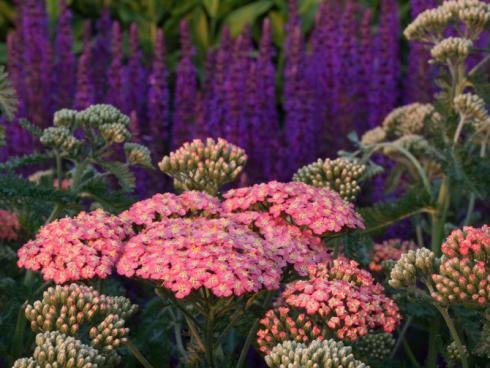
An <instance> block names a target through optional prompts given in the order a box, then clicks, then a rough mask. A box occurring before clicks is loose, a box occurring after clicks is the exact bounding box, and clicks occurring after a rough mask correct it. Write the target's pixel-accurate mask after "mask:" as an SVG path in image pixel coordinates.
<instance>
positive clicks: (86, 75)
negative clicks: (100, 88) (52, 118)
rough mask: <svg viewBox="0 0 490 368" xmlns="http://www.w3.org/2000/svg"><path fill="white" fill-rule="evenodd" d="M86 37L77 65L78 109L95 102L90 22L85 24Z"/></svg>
mask: <svg viewBox="0 0 490 368" xmlns="http://www.w3.org/2000/svg"><path fill="white" fill-rule="evenodd" d="M84 38H85V42H84V46H83V52H82V55H81V56H80V58H79V59H78V67H77V91H76V94H75V108H76V109H84V108H86V107H88V106H90V105H92V104H93V103H94V102H95V90H94V85H93V83H92V73H91V69H90V67H91V65H92V63H93V58H92V44H91V38H90V22H88V23H87V24H86V25H85V35H84Z"/></svg>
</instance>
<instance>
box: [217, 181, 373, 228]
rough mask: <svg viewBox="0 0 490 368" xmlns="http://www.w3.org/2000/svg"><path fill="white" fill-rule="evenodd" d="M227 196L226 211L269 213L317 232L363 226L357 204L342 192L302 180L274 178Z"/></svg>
mask: <svg viewBox="0 0 490 368" xmlns="http://www.w3.org/2000/svg"><path fill="white" fill-rule="evenodd" d="M224 198H225V201H224V202H223V208H224V209H225V211H228V212H240V211H250V210H254V211H259V212H260V211H264V212H268V213H269V214H270V215H271V216H272V217H274V218H278V217H282V218H285V219H288V220H289V221H290V222H291V223H292V225H296V226H298V227H300V228H304V229H308V230H311V231H312V233H313V234H315V235H320V236H323V235H327V234H329V233H336V232H340V231H342V230H345V229H348V228H349V229H356V228H363V227H364V224H363V222H362V219H361V217H360V216H359V215H358V214H357V213H356V212H355V211H354V206H353V205H352V204H349V203H348V202H346V201H344V200H343V199H342V198H341V197H340V195H339V194H337V193H335V192H334V191H331V190H328V189H324V188H315V187H312V186H310V185H307V184H304V183H300V182H291V183H279V182H277V181H272V182H269V183H264V184H257V185H254V186H252V187H246V188H240V189H232V190H230V191H229V192H227V193H225V194H224Z"/></svg>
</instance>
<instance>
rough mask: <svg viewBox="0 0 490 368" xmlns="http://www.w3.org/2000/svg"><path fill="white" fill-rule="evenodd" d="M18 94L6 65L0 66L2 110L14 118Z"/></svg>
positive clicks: (8, 118) (0, 105) (0, 107)
mask: <svg viewBox="0 0 490 368" xmlns="http://www.w3.org/2000/svg"><path fill="white" fill-rule="evenodd" d="M17 103H18V101H17V95H16V94H15V89H14V86H13V85H12V82H11V81H10V79H9V78H8V73H7V72H6V71H5V67H4V66H0V111H1V112H2V114H3V115H5V117H6V118H7V120H12V119H13V118H14V115H15V113H16V111H17Z"/></svg>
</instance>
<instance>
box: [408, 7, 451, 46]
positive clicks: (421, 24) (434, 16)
mask: <svg viewBox="0 0 490 368" xmlns="http://www.w3.org/2000/svg"><path fill="white" fill-rule="evenodd" d="M451 16H452V15H451V13H450V12H449V11H448V10H447V9H444V8H443V7H438V8H435V9H428V10H426V11H424V12H422V13H420V14H419V15H418V16H417V17H416V18H415V20H414V21H413V22H412V23H410V24H409V25H408V27H407V28H406V29H405V31H404V32H403V34H404V36H405V37H406V38H407V39H408V40H418V41H423V42H430V41H433V40H434V39H436V40H437V39H440V38H442V37H443V34H444V30H445V29H446V27H447V25H448V23H449V21H450V19H451Z"/></svg>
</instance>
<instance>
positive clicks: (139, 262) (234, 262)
mask: <svg viewBox="0 0 490 368" xmlns="http://www.w3.org/2000/svg"><path fill="white" fill-rule="evenodd" d="M269 248H270V244H269V243H268V242H267V241H266V240H264V239H263V238H261V237H260V236H258V235H257V234H256V233H254V232H252V231H251V230H249V229H248V227H246V226H244V225H242V224H239V223H237V222H234V221H232V220H228V219H207V218H194V219H181V218H175V219H172V218H169V219H162V220H161V221H160V222H158V223H156V224H154V225H152V226H150V227H149V228H148V229H146V230H145V231H143V232H141V233H140V234H139V235H137V236H135V237H133V238H132V239H131V240H130V241H129V242H128V243H127V244H126V246H125V252H124V254H123V256H122V258H121V260H120V262H119V264H118V266H117V269H118V272H119V273H120V274H122V275H125V276H129V277H131V276H133V275H137V276H140V277H143V278H147V279H151V280H156V281H159V282H161V283H162V284H163V286H165V287H166V288H167V289H170V290H172V291H173V292H174V293H175V296H176V297H177V298H183V297H185V296H187V295H188V294H190V293H191V292H192V291H193V290H197V289H199V288H201V287H204V288H206V289H209V290H210V291H211V292H212V293H213V294H214V295H215V296H217V297H228V296H231V295H242V294H244V293H247V292H254V291H259V290H260V289H262V288H267V289H275V288H277V287H278V286H279V281H280V278H281V270H280V269H279V268H278V267H277V266H276V263H275V261H274V258H273V254H271V253H270V251H269Z"/></svg>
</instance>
